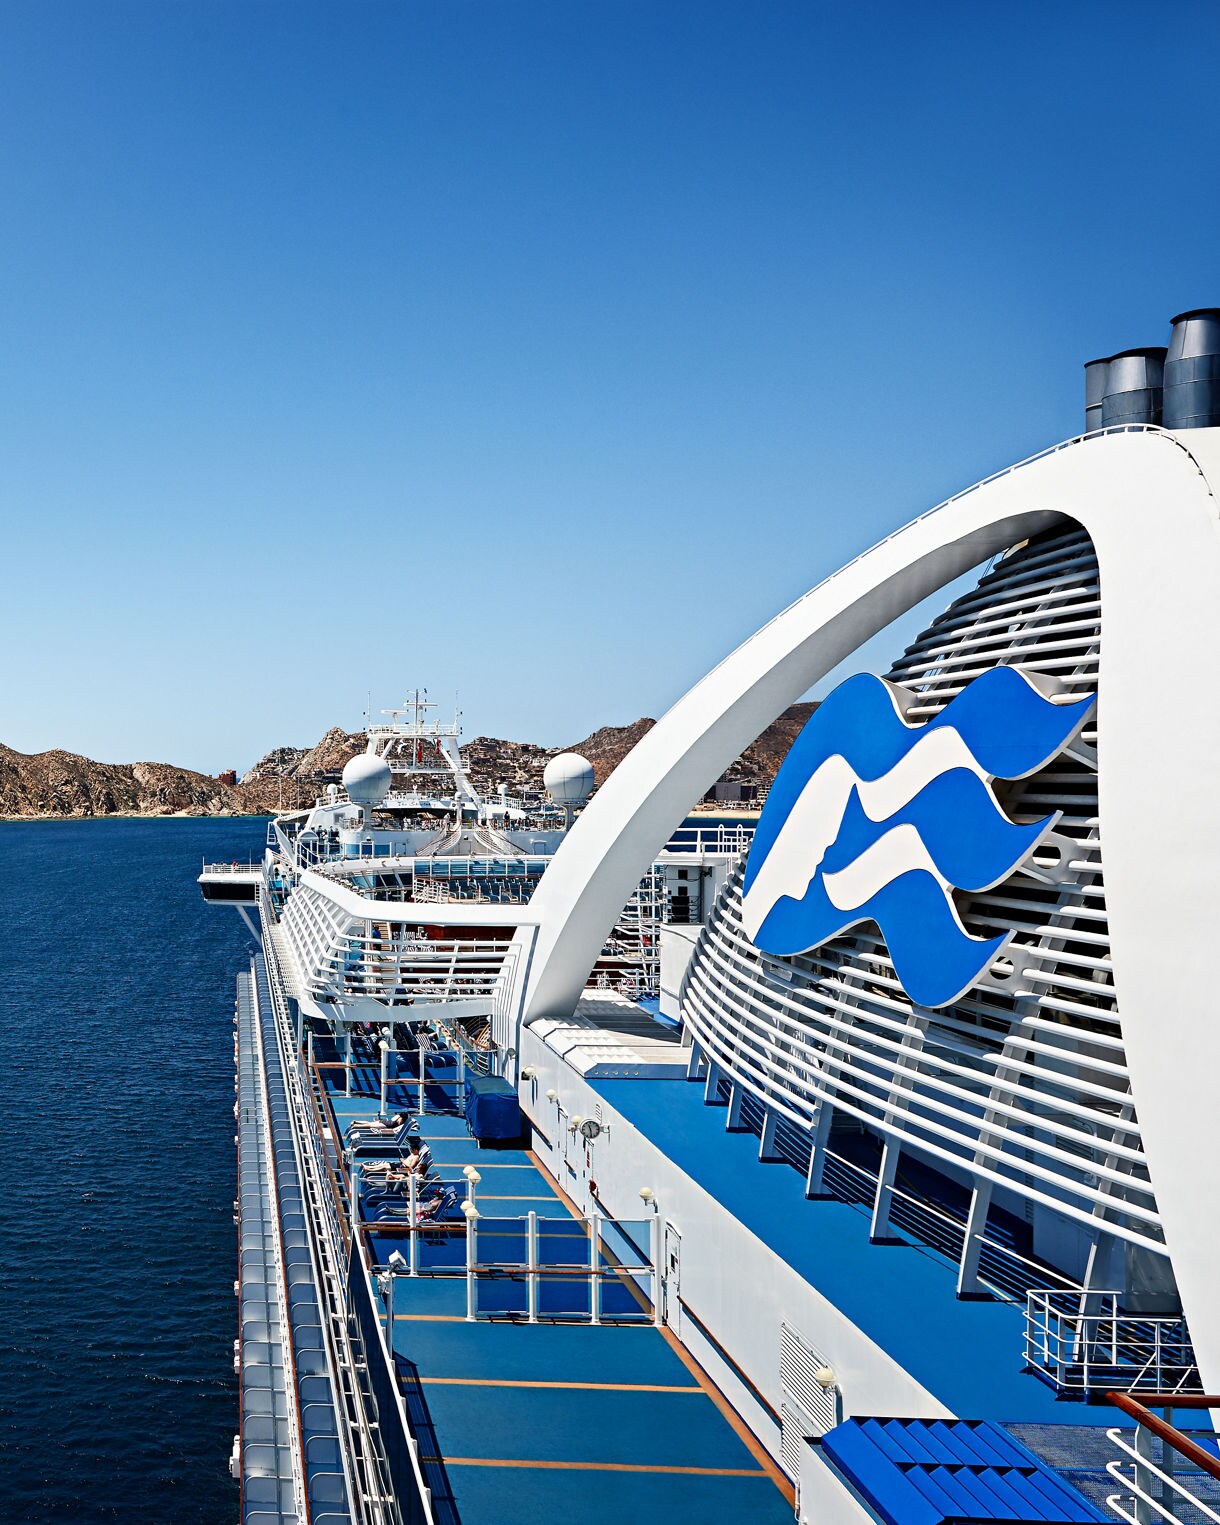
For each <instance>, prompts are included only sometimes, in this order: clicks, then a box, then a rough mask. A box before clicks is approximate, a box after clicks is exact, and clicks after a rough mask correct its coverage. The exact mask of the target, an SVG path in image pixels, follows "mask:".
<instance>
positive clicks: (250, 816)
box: [0, 810, 273, 826]
mask: <svg viewBox="0 0 1220 1525" xmlns="http://www.w3.org/2000/svg"><path fill="white" fill-rule="evenodd" d="M272 815H273V812H272V811H270V810H255V811H241V812H239V811H232V812H230V811H224V812H219V811H216V812H214V811H210V810H208V811H199V812H196V811H194V810H169V811H159V812H153V811H144V812H141V813H139V814H135V815H133V814H130V813H127V812H124V811H121V810H114V811H110V812H108V813H107V814H105V815H0V826H10V825H11V826H20V825H23V824H29V823H31V822H35V821H64V822H68V821H269V820H271V819H272Z"/></svg>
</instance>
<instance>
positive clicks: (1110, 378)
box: [1101, 348, 1166, 429]
mask: <svg viewBox="0 0 1220 1525" xmlns="http://www.w3.org/2000/svg"><path fill="white" fill-rule="evenodd" d="M1165 354H1166V351H1165V350H1164V349H1163V348H1158V349H1125V350H1122V351H1121V352H1120V353H1119V354H1117V355H1112V356H1111V357H1110V360H1109V363H1108V364H1107V366H1106V384H1105V390H1104V392H1103V394H1102V399H1101V427H1102V428H1103V429H1110V428H1114V427H1117V426H1120V425H1122V424H1159V423H1160V421H1161V404H1162V397H1163V389H1164V383H1165Z"/></svg>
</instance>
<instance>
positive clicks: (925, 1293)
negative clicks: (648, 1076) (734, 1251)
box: [591, 1080, 1115, 1425]
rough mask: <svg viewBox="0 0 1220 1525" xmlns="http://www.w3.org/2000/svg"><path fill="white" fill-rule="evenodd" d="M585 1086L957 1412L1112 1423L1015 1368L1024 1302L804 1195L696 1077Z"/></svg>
mask: <svg viewBox="0 0 1220 1525" xmlns="http://www.w3.org/2000/svg"><path fill="white" fill-rule="evenodd" d="M591 1084H592V1085H593V1087H594V1089H595V1090H596V1091H597V1092H598V1093H599V1094H600V1095H601V1096H602V1097H604V1098H605V1100H606V1101H607V1102H608V1103H609V1105H610V1106H612V1107H613V1108H615V1110H616V1111H617V1112H618V1113H619V1114H620V1115H621V1116H623V1117H625V1118H627V1120H628V1121H629V1122H631V1123H633V1124H634V1125H635V1127H636V1128H638V1129H639V1131H640V1132H641V1133H642V1134H643V1135H644V1136H645V1137H646V1138H648V1139H650V1140H651V1141H652V1142H653V1143H654V1144H655V1145H656V1146H657V1148H658V1149H660V1150H662V1151H663V1152H664V1154H665V1155H666V1156H667V1157H668V1158H669V1159H671V1160H672V1161H673V1162H674V1163H675V1164H676V1165H677V1166H678V1167H679V1169H681V1170H683V1171H684V1172H685V1173H686V1174H687V1175H688V1176H690V1177H691V1179H692V1180H694V1181H696V1182H698V1184H699V1185H700V1186H702V1187H703V1188H704V1190H706V1191H707V1192H709V1193H710V1194H711V1195H712V1196H713V1197H714V1198H715V1199H716V1200H717V1201H718V1202H720V1203H721V1204H722V1205H723V1206H724V1207H726V1208H727V1209H728V1210H729V1211H730V1212H731V1213H732V1214H733V1215H734V1216H735V1217H736V1218H737V1219H738V1220H739V1221H740V1222H741V1223H743V1224H744V1225H745V1226H746V1228H748V1229H750V1230H751V1232H753V1233H754V1234H756V1235H757V1236H758V1237H759V1238H760V1239H762V1240H763V1241H764V1243H766V1244H768V1245H769V1246H770V1247H771V1248H772V1249H773V1250H774V1251H775V1253H776V1254H777V1255H779V1256H781V1257H782V1258H783V1259H784V1260H785V1261H787V1263H788V1264H789V1265H790V1266H791V1267H792V1268H793V1270H795V1271H797V1272H798V1273H799V1274H800V1275H801V1276H803V1277H804V1278H805V1279H806V1280H807V1281H808V1282H809V1284H810V1285H811V1286H813V1287H816V1288H817V1290H818V1291H819V1292H821V1293H822V1294H823V1295H824V1296H825V1297H827V1298H828V1299H829V1300H830V1301H831V1302H832V1303H834V1305H835V1306H836V1307H837V1308H839V1309H841V1310H842V1312H843V1313H844V1314H846V1316H847V1317H848V1318H849V1319H851V1321H852V1322H853V1323H854V1324H855V1325H856V1326H857V1328H859V1329H862V1330H863V1331H864V1333H865V1334H867V1335H868V1336H869V1337H870V1338H871V1339H872V1340H874V1341H876V1343H877V1344H878V1345H880V1346H881V1347H882V1349H884V1350H886V1351H888V1352H889V1353H890V1355H892V1356H893V1357H894V1359H895V1360H896V1361H898V1362H900V1363H901V1364H902V1365H903V1366H904V1367H905V1368H906V1369H907V1370H908V1371H909V1372H910V1373H911V1374H912V1375H913V1376H914V1377H915V1378H916V1379H917V1380H918V1381H919V1382H921V1383H922V1384H923V1385H924V1386H925V1387H926V1388H927V1389H928V1391H929V1392H932V1393H935V1395H936V1396H937V1397H938V1398H939V1399H940V1400H941V1401H942V1402H943V1403H945V1404H946V1405H947V1406H948V1407H949V1408H950V1409H952V1411H953V1412H954V1413H955V1414H960V1415H964V1416H966V1417H968V1418H972V1419H994V1420H997V1421H1000V1422H1008V1421H1018V1420H1019V1421H1024V1422H1031V1421H1032V1422H1040V1423H1043V1424H1082V1425H1112V1424H1113V1423H1114V1419H1115V1415H1114V1410H1113V1409H1111V1408H1108V1407H1107V1406H1105V1405H1104V1404H1103V1405H1100V1406H1096V1407H1090V1406H1088V1405H1086V1404H1083V1403H1067V1402H1063V1401H1061V1400H1059V1399H1057V1398H1056V1397H1055V1394H1054V1393H1053V1392H1052V1391H1051V1390H1050V1389H1049V1388H1048V1387H1046V1386H1045V1385H1044V1384H1043V1383H1042V1382H1040V1381H1039V1380H1038V1379H1037V1378H1036V1377H1034V1376H1031V1375H1029V1374H1028V1373H1026V1372H1024V1371H1023V1370H1022V1367H1023V1364H1024V1360H1023V1337H1024V1328H1025V1314H1024V1309H1023V1308H1020V1307H1016V1306H1014V1305H1013V1304H1011V1303H1005V1302H998V1301H997V1302H963V1301H960V1300H959V1299H958V1298H957V1296H956V1273H955V1268H954V1267H953V1266H952V1265H950V1264H949V1262H948V1261H946V1260H945V1259H944V1258H943V1257H942V1256H940V1255H938V1254H936V1252H935V1251H933V1250H931V1249H927V1248H924V1247H921V1246H919V1245H915V1244H885V1245H878V1244H872V1243H870V1242H869V1215H868V1213H867V1212H866V1211H863V1210H861V1209H860V1208H858V1207H855V1206H852V1205H851V1204H849V1203H846V1202H837V1201H826V1200H816V1201H809V1200H807V1199H806V1197H805V1186H804V1180H803V1179H802V1177H801V1175H800V1174H799V1173H798V1172H797V1171H795V1170H793V1169H792V1168H791V1167H790V1166H788V1165H785V1164H782V1163H775V1164H765V1165H764V1164H759V1161H758V1137H757V1135H756V1134H753V1133H746V1132H731V1133H730V1132H727V1131H726V1129H725V1121H726V1118H727V1112H726V1109H725V1108H724V1107H722V1106H719V1107H718V1106H708V1105H706V1104H705V1103H704V1101H703V1087H702V1084H701V1083H699V1084H695V1083H692V1082H690V1081H686V1080H593V1081H591ZM912 1309H918V1316H917V1317H915V1316H912Z"/></svg>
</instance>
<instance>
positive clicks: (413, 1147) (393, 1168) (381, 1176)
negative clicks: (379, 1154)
mask: <svg viewBox="0 0 1220 1525" xmlns="http://www.w3.org/2000/svg"><path fill="white" fill-rule="evenodd" d="M431 1163H432V1151H431V1149H429V1148H428V1146H427V1144H425V1143H423V1142H422V1141H421V1140H420V1139H419V1138H418V1137H415V1138H409V1139H408V1140H407V1153H406V1154H405V1155H403V1157H402V1159H400V1160H370V1161H369V1163H368V1164H367V1165H361V1167H360V1173H361V1174H362V1175H363V1176H364V1177H365V1179H366V1180H382V1181H386V1182H390V1181H405V1180H406V1179H407V1177H408V1176H416V1177H418V1178H419V1179H420V1180H421V1181H422V1180H423V1178H424V1177H425V1176H426V1175H427V1174H428V1167H429V1166H430V1165H431Z"/></svg>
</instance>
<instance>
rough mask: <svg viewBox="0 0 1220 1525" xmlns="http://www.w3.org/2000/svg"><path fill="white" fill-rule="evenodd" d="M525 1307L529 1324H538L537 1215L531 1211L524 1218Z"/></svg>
mask: <svg viewBox="0 0 1220 1525" xmlns="http://www.w3.org/2000/svg"><path fill="white" fill-rule="evenodd" d="M525 1296H526V1307H527V1309H528V1312H529V1321H530V1323H531V1324H536V1323H537V1322H538V1214H537V1212H535V1211H531V1212H530V1213H529V1215H528V1216H527V1218H526V1277H525Z"/></svg>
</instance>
